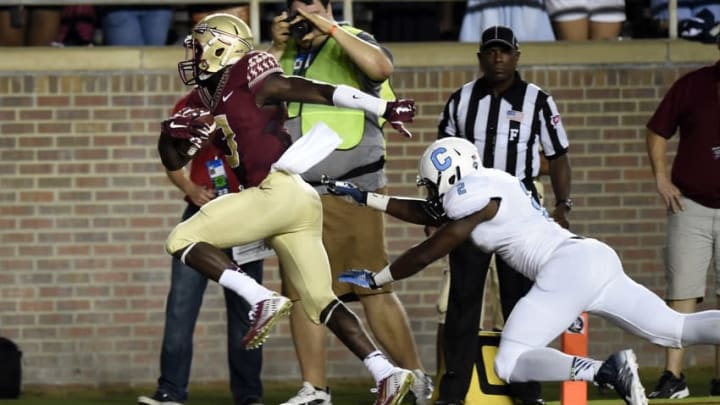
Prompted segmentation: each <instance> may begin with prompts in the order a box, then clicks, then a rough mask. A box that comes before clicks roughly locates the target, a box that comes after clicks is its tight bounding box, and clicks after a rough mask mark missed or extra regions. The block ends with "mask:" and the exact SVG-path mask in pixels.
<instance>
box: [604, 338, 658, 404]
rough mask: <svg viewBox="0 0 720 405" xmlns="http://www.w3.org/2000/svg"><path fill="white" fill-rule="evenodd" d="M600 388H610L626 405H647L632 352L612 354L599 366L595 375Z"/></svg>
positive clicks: (624, 351) (625, 351)
mask: <svg viewBox="0 0 720 405" xmlns="http://www.w3.org/2000/svg"><path fill="white" fill-rule="evenodd" d="M595 382H596V383H597V384H598V385H600V386H610V387H612V388H614V389H615V392H617V393H618V395H620V398H622V399H624V400H625V403H626V404H628V405H647V403H648V400H647V398H646V397H645V388H643V386H642V383H641V382H640V375H639V374H638V364H637V359H636V358H635V353H633V351H632V350H623V351H619V352H617V353H613V354H612V355H610V357H608V359H607V360H605V362H603V364H602V365H601V366H600V369H599V370H598V372H597V374H596V375H595Z"/></svg>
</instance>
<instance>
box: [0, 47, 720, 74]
mask: <svg viewBox="0 0 720 405" xmlns="http://www.w3.org/2000/svg"><path fill="white" fill-rule="evenodd" d="M387 46H388V47H389V48H390V50H391V51H392V52H393V55H394V56H395V62H396V67H398V68H403V67H454V66H474V65H476V64H477V60H476V57H475V52H476V51H477V45H476V44H465V43H458V42H430V43H391V44H388V45H387ZM258 48H260V49H266V48H267V44H260V45H259V47H258ZM521 51H522V59H521V64H522V65H524V66H528V65H534V66H537V65H540V66H542V65H565V66H567V65H587V64H593V65H596V64H601V65H602V64H635V63H644V64H647V63H658V64H665V63H667V64H673V63H698V62H703V63H704V62H713V61H715V60H717V59H718V50H717V47H716V46H715V45H706V44H700V43H696V42H690V41H684V40H666V39H662V40H660V39H659V40H627V41H593V42H568V41H558V42H533V43H526V44H522V45H521ZM0 52H2V55H3V57H2V58H0V73H4V72H39V71H90V70H92V71H98V70H100V71H102V70H106V71H126V70H135V69H137V70H174V69H176V67H177V62H178V61H179V60H181V59H182V58H183V57H184V50H183V49H181V48H180V47H141V48H126V47H92V48H76V47H68V48H44V47H40V48H0Z"/></svg>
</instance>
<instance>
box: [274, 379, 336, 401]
mask: <svg viewBox="0 0 720 405" xmlns="http://www.w3.org/2000/svg"><path fill="white" fill-rule="evenodd" d="M280 405H332V401H331V398H330V389H329V388H327V389H326V391H323V390H319V389H317V388H315V387H313V386H312V384H310V383H309V382H307V381H305V382H303V386H302V388H300V391H298V393H297V395H295V396H294V397H292V398H290V399H288V400H287V402H283V403H282V404H280Z"/></svg>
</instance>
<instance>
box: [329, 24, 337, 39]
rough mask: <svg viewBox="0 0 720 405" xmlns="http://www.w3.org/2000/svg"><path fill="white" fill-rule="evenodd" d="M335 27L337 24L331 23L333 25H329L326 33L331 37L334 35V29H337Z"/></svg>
mask: <svg viewBox="0 0 720 405" xmlns="http://www.w3.org/2000/svg"><path fill="white" fill-rule="evenodd" d="M337 29H338V25H337V24H333V26H332V27H330V29H329V30H328V35H330V36H331V37H334V36H335V31H337Z"/></svg>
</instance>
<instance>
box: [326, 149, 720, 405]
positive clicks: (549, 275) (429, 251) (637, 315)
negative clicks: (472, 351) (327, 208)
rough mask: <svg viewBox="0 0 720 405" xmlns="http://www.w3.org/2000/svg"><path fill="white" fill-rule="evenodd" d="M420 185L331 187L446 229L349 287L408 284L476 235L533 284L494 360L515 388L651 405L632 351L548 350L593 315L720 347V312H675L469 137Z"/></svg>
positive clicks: (430, 160)
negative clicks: (598, 389)
mask: <svg viewBox="0 0 720 405" xmlns="http://www.w3.org/2000/svg"><path fill="white" fill-rule="evenodd" d="M419 172H420V174H419V176H418V185H419V186H425V187H426V188H427V191H428V195H429V197H428V199H427V200H421V199H410V198H395V197H389V196H386V195H382V194H374V193H368V192H364V191H362V190H359V189H358V188H357V187H355V186H354V185H353V184H350V183H346V182H330V184H329V185H328V188H329V190H331V192H333V193H335V194H338V195H349V196H351V197H352V198H353V199H354V200H355V201H356V202H358V203H360V204H365V205H367V206H369V207H373V208H375V209H377V210H380V211H385V212H387V213H388V214H390V215H392V216H395V217H397V218H399V219H402V220H405V221H408V222H413V223H418V224H428V225H440V228H439V229H438V230H437V231H436V232H435V233H433V234H432V236H430V237H429V238H428V239H426V240H425V241H424V242H422V243H420V244H418V245H416V246H415V247H413V248H411V249H410V250H408V251H407V252H405V253H403V254H402V255H400V256H399V257H398V258H397V259H396V260H395V261H394V262H393V263H392V264H390V265H389V266H387V267H385V268H384V269H382V270H381V271H380V272H378V273H372V272H370V271H367V270H363V269H357V270H349V271H346V272H345V273H343V274H342V275H341V276H340V280H341V281H346V282H350V283H353V284H357V285H361V286H364V287H366V288H379V287H380V286H382V285H384V284H387V283H391V282H392V281H393V280H399V279H402V278H405V277H409V276H411V275H412V274H415V273H417V272H419V271H420V270H422V269H423V268H424V267H425V266H427V265H428V264H430V263H432V262H434V261H435V260H437V259H439V258H441V257H443V256H445V255H446V254H448V252H450V251H451V250H452V249H454V248H455V247H456V246H458V245H459V244H460V243H462V242H463V241H465V240H467V239H468V238H469V239H470V240H472V241H473V243H475V244H476V245H477V246H478V247H479V248H480V249H482V250H483V251H485V252H495V253H496V254H497V255H499V256H500V257H502V259H503V260H505V261H507V262H508V263H509V264H511V265H512V267H513V268H514V269H517V270H518V271H519V272H521V273H522V274H523V275H525V276H526V277H528V278H529V279H531V280H533V281H534V285H533V287H532V288H531V289H530V292H528V294H527V295H526V296H525V297H524V298H522V299H521V300H520V301H519V302H518V303H517V305H516V306H515V308H514V309H513V310H512V313H511V314H510V317H509V318H508V320H507V322H506V324H505V328H504V329H503V332H502V338H501V340H500V346H499V348H498V352H497V355H496V356H495V364H494V366H495V372H496V373H497V375H498V377H500V378H502V379H503V380H505V381H507V382H526V381H565V380H574V381H592V382H595V383H598V384H600V385H610V386H612V387H613V388H614V389H615V391H617V393H618V394H619V395H620V397H621V398H623V399H624V400H625V402H626V403H627V404H631V405H646V404H647V398H646V397H645V390H644V388H643V386H642V384H641V382H640V379H639V376H638V371H637V368H638V365H637V359H636V358H635V354H634V353H633V351H632V350H623V351H619V352H616V353H615V354H613V355H611V356H610V357H609V358H608V359H607V360H605V361H604V362H603V361H599V360H594V359H591V358H586V357H579V356H571V355H568V354H565V353H563V352H561V351H559V350H556V349H553V348H548V347H546V346H547V345H548V344H550V342H552V341H553V340H554V339H555V338H557V337H558V336H559V335H560V334H561V333H562V332H564V331H565V330H566V329H567V328H568V326H569V325H570V324H572V323H573V321H574V320H575V319H576V318H577V317H578V315H580V313H582V312H584V311H587V312H589V313H592V314H595V315H598V316H601V317H603V318H605V319H607V320H609V321H611V322H613V323H615V324H616V325H618V326H619V327H620V328H622V329H624V330H625V331H627V332H630V333H633V334H635V335H637V336H640V337H643V338H645V339H647V340H649V341H650V342H652V343H655V344H658V345H662V346H666V347H674V348H680V347H684V346H689V345H696V344H712V345H717V344H719V343H720V311H717V310H709V311H702V312H696V313H691V314H685V313H679V312H676V311H674V310H672V309H670V307H668V306H667V305H665V302H664V301H663V300H662V299H661V298H660V297H658V296H657V295H656V294H654V293H653V292H652V291H650V290H648V289H647V288H645V287H643V286H641V285H640V284H638V283H636V282H635V281H633V280H632V279H630V277H628V276H627V274H625V272H624V271H623V268H622V263H621V262H620V259H619V258H618V255H617V254H616V253H615V251H613V250H612V249H611V248H610V247H609V246H608V245H606V244H604V243H602V242H600V241H597V240H595V239H591V238H583V237H581V236H577V235H574V234H573V233H571V232H570V231H568V230H567V229H564V228H562V227H560V225H558V224H557V223H556V222H555V221H553V220H552V219H551V218H550V217H549V215H548V213H547V211H545V209H544V208H543V207H542V206H540V205H539V204H538V203H537V201H536V200H534V199H533V198H532V197H531V196H530V193H529V192H528V190H527V189H526V188H525V187H524V185H523V184H522V182H521V181H520V180H519V179H518V178H517V177H514V176H511V175H510V174H507V173H505V172H503V171H501V170H496V169H487V168H482V167H481V164H480V158H479V157H478V151H477V148H475V146H474V145H473V144H472V143H470V142H469V141H467V140H466V139H464V138H455V137H450V138H443V139H440V140H438V141H435V142H434V143H432V144H431V145H430V146H428V148H427V149H426V150H425V153H424V154H423V156H422V158H421V159H420V170H419Z"/></svg>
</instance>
